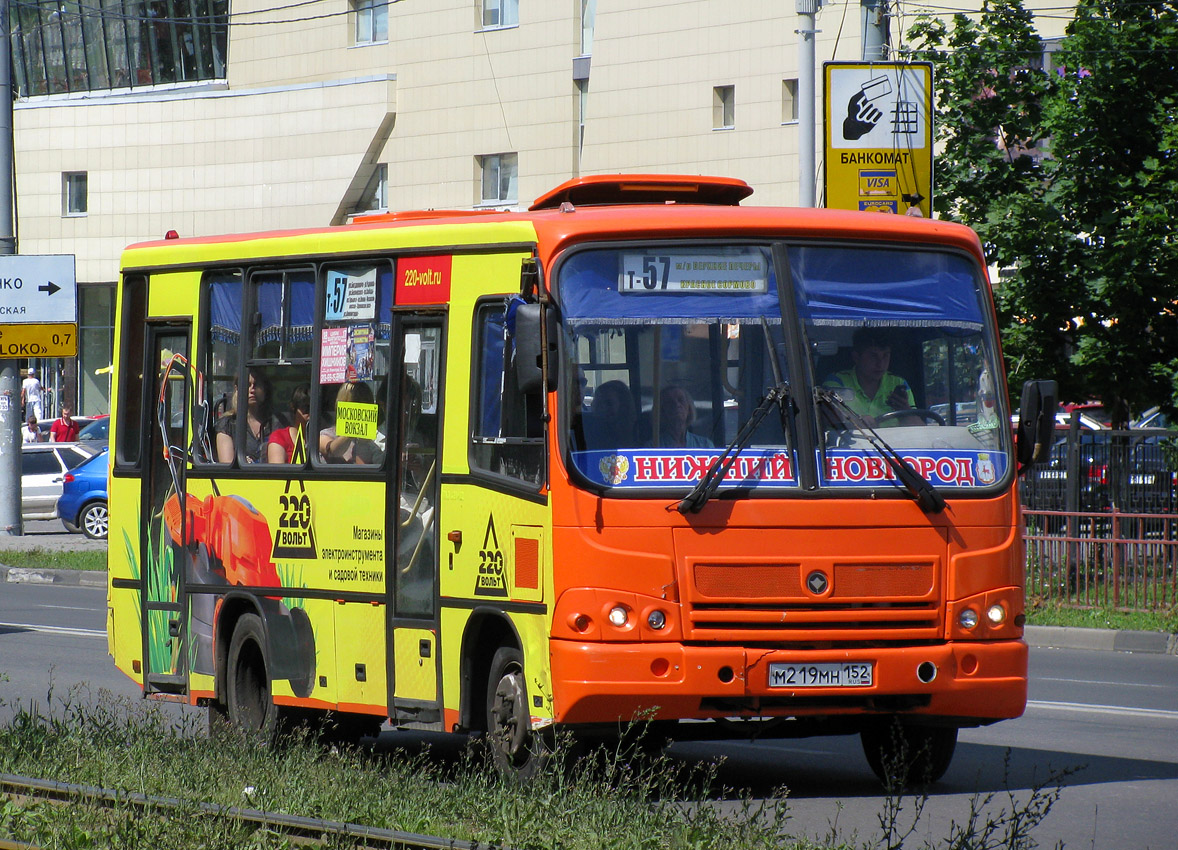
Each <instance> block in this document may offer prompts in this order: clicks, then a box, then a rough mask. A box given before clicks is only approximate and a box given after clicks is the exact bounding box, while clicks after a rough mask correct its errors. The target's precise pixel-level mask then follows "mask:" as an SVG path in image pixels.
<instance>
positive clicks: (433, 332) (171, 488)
mask: <svg viewBox="0 0 1178 850" xmlns="http://www.w3.org/2000/svg"><path fill="white" fill-rule="evenodd" d="M751 191H752V190H751V189H750V188H749V186H748V185H747V184H745V183H743V182H742V181H739V180H734V179H729V178H701V177H679V176H666V175H634V176H608V177H590V178H583V179H580V180H574V181H571V182H569V183H566V184H564V185H562V186H559V187H557V188H556V189H554V190H553V191H551V192H550V193H548V194H546V195H544V196H543V197H541V198H539V199H538V200H537V201H536V202H535V203H534V204H533V205H532V206H531V208H530V209H528V210H527V211H525V212H507V213H499V212H493V213H487V212H482V211H474V212H414V213H391V214H385V215H375V216H370V217H366V218H361V219H359V220H357V221H354V222H352V223H350V224H348V225H346V226H340V227H325V228H319V229H312V230H301V231H283V232H274V233H257V234H246V235H233V236H226V237H218V238H187V239H179V238H174V234H169V236H170V237H172V238H165V239H163V240H160V241H156V242H147V243H142V244H137V245H134V246H131V247H130V248H128V249H127V250H126V252H125V253H124V255H123V259H122V270H121V284H120V287H119V296H118V315H119V319H118V327H117V330H116V350H117V363H116V369H115V375H116V378H115V388H114V399H115V407H114V412H113V426H112V431H111V446H112V451H111V482H110V516H111V526H110V546H109V552H110V556H109V557H110V564H109V566H110V570H109V575H110V579H109V608H108V635H109V649H110V653H111V655H112V656H113V658H114V661H115V664H116V665H117V666H118V667H119V669H121V670H123V671H124V672H126V673H127V674H128V675H129V676H131V677H132V678H133V679H134V680H135V681H136V682H137V683H139V684H140V685H141V686H142V689H143V692H144V694H146V695H148V696H156V697H160V698H165V699H175V700H182V701H185V702H188V703H191V704H193V705H207V706H208V709H209V716H210V723H213V724H220V723H224V722H226V721H228V722H231V723H233V724H237V725H239V726H241V727H244V728H246V729H248V730H251V731H254V732H258V733H262V734H269V733H271V732H272V731H273V730H274V728H275V726H276V723H277V721H278V720H279V718H280V717H281V716H282V715H283V714H284V713H287V712H293V711H299V712H300V713H305V712H306V711H307V710H312V711H322V712H331V713H332V716H334V717H335V718H336V719H337V722H338V724H339V726H340V728H342V729H347V730H350V731H352V732H354V733H357V734H360V733H364V732H374V731H375V730H377V729H378V728H379V726H380V724H382V723H384V722H385V721H389V722H391V723H392V724H393V725H395V726H398V727H407V728H416V729H428V730H443V731H447V732H463V733H474V734H477V733H484V734H485V735H486V737H487V739H488V741H490V743H491V748H492V751H493V753H494V754H495V758H496V760H497V762H498V764H499V765H500V766H501V767H502V768H504V769H508V770H516V771H519V772H522V773H527V772H528V771H530V770H532V769H533V768H534V766H535V765H536V764H537V763H538V762H539V761H540V760H541V759H542V757H543V751H544V747H545V745H546V742H547V741H548V739H549V737H550V736H551V734H552V733H553V731H554V730H556V729H559V728H567V729H570V730H572V731H573V732H583V733H585V734H587V735H591V734H607V733H608V732H609V730H614V731H615V732H616V730H617V729H618V728H619V724H621V723H625V721H627V720H629V719H631V718H634V717H636V716H641V717H645V718H649V719H652V720H653V721H655V722H656V723H658V724H659V726H658V729H659V734H664V733H665V734H668V735H669V736H671V737H680V738H682V737H697V738H698V737H714V738H721V737H733V736H740V735H746V734H749V735H751V734H756V735H770V736H771V735H805V734H831V733H859V734H861V735H862V739H863V742H864V748H865V751H866V752H867V755H868V762H869V763H870V764H871V766H872V767H873V769H875V771H876V772H877V773H879V772H880V771H881V769H882V768H881V759H882V758H883V756H884V755H885V754H886V753H887V751H888V750H889V748H890V747H892V746H893V744H894V743H895V742H896V733H897V732H898V733H899V738H900V739H901V740H902V742H903V743H905V744H906V745H908V746H910V747H911V749H912V751H913V752H917V751H919V752H922V753H923V754H924V763H922V764H921V767H922V769H924V770H925V771H926V773H928V774H930V775H932V776H933V777H934V778H935V777H936V776H939V775H940V774H941V773H943V771H944V770H945V769H946V767H947V766H948V764H949V760H950V758H951V756H952V753H953V749H954V745H955V742H956V739H957V730H958V729H959V728H961V727H969V726H977V725H981V724H988V723H992V722H994V721H997V720H1001V719H1004V718H1011V717H1016V716H1018V715H1019V714H1021V712H1022V711H1023V709H1024V704H1025V700H1026V683H1027V647H1026V644H1025V643H1024V641H1023V569H1024V563H1023V546H1022V542H1021V536H1020V513H1019V503H1018V499H1017V494H1016V477H1017V473H1018V470H1019V466H1020V464H1026V463H1028V462H1030V460H1031V454H1032V450H1033V444H1034V440H1033V439H1030V438H1031V437H1033V436H1034V435H1033V434H1032V433H1030V432H1031V429H1032V428H1033V427H1034V426H1033V424H1032V425H1028V426H1027V430H1028V433H1027V434H1025V435H1023V434H1020V437H1019V441H1018V443H1017V444H1016V442H1015V440H1014V438H1013V437H1012V433H1011V428H1010V424H1009V423H1010V411H1009V409H1008V402H1007V394H1006V390H1005V379H1004V374H1005V372H1004V369H1003V364H1002V359H1001V353H1000V350H999V344H998V333H997V326H996V320H995V316H994V311H993V306H992V300H991V293H990V288H989V284H988V282H987V277H986V271H985V262H984V259H983V255H982V250H981V246H980V244H979V242H978V239H977V237H976V236H975V235H974V234H973V232H972V231H970V230H969V229H967V228H965V227H961V226H957V225H953V224H947V223H944V222H940V221H929V220H919V219H914V218H910V217H898V216H888V215H878V214H870V213H853V212H840V211H832V210H812V209H780V208H758V207H755V206H747V205H742V203H741V202H742V201H743V200H744V199H745V198H746V197H747V196H748V195H749V194H750V193H751ZM1031 390H1032V391H1031V392H1029V393H1025V394H1024V396H1025V398H1026V399H1027V400H1026V401H1024V411H1023V412H1024V415H1026V414H1028V413H1030V414H1032V416H1030V417H1028V419H1027V421H1028V422H1040V423H1042V424H1043V425H1045V427H1048V428H1049V427H1050V424H1051V423H1050V422H1049V421H1048V418H1047V417H1042V416H1038V415H1037V411H1038V409H1039V407H1041V406H1042V405H1037V404H1036V395H1035V393H1039V394H1041V395H1042V396H1043V397H1044V398H1043V405H1046V409H1047V410H1051V409H1053V407H1054V405H1053V403H1052V402H1050V399H1049V398H1047V397H1048V396H1049V395H1050V387H1049V385H1047V384H1046V383H1043V384H1037V385H1034V386H1033V387H1032V388H1031ZM872 393H874V394H873V395H872ZM678 721H696V722H689V723H680V722H678Z"/></svg>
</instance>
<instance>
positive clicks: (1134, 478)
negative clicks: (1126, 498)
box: [1129, 475, 1153, 484]
mask: <svg viewBox="0 0 1178 850" xmlns="http://www.w3.org/2000/svg"><path fill="white" fill-rule="evenodd" d="M1129 483H1130V484H1152V483H1153V476H1152V475H1130V476H1129Z"/></svg>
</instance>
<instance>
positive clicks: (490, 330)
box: [476, 312, 504, 437]
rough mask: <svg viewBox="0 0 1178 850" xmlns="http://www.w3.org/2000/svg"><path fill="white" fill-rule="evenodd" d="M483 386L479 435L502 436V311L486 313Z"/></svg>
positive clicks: (480, 402) (480, 399) (481, 389)
mask: <svg viewBox="0 0 1178 850" xmlns="http://www.w3.org/2000/svg"><path fill="white" fill-rule="evenodd" d="M484 321H485V323H484V325H483V356H482V374H481V375H480V380H481V383H482V386H481V387H480V392H479V411H478V423H479V426H478V427H479V431H478V433H477V434H476V436H478V437H499V436H501V435H502V430H503V415H502V409H501V406H500V402H501V401H502V398H503V351H504V330H503V325H504V322H503V314H502V313H500V312H488V313H486V314H484Z"/></svg>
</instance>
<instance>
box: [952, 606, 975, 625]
mask: <svg viewBox="0 0 1178 850" xmlns="http://www.w3.org/2000/svg"><path fill="white" fill-rule="evenodd" d="M957 622H958V623H960V624H961V628H963V629H972V628H974V627H975V626H977V624H978V612H977V611H975V610H974V609H972V608H966V609H965V610H964V611H962V612H961V613H960V614H959V615H958V616H957Z"/></svg>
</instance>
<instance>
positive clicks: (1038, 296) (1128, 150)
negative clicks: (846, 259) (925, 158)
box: [909, 0, 1178, 422]
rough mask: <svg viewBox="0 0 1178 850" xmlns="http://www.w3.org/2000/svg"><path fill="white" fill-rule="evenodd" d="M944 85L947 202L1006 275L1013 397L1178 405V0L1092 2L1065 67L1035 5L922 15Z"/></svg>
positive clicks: (1070, 39) (1071, 34)
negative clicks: (1047, 387) (1047, 389)
mask: <svg viewBox="0 0 1178 850" xmlns="http://www.w3.org/2000/svg"><path fill="white" fill-rule="evenodd" d="M909 37H910V38H911V39H912V41H913V43H914V44H915V45H916V48H917V49H916V51H915V52H914V58H922V59H928V60H931V61H932V62H933V63H934V77H935V79H936V80H937V83H936V89H937V115H936V121H937V126H938V132H937V138H938V141H939V142H940V143H941V145H942V150H941V152H939V154H938V157H937V163H936V174H937V183H936V186H935V192H934V209H935V210H936V211H937V212H938V213H939V214H940V215H941V216H943V217H946V218H952V219H956V220H959V221H962V222H964V223H966V224H968V225H970V226H972V227H973V228H974V229H975V230H977V231H978V234H979V236H980V237H981V238H982V241H983V243H984V244H985V246H986V249H987V252H988V255H989V257H990V259H991V261H992V262H994V263H996V264H997V265H998V266H999V267H1000V268H1002V270H1003V275H1002V280H1001V282H1000V283H999V285H998V287H997V301H998V310H999V321H1000V323H1001V325H1002V330H1003V337H1004V344H1005V348H1006V352H1007V368H1008V371H1009V375H1008V377H1009V379H1010V383H1011V387H1012V390H1014V391H1015V392H1017V387H1018V385H1019V384H1021V382H1022V381H1023V380H1025V379H1026V378H1029V377H1054V378H1056V379H1057V380H1058V381H1059V382H1060V394H1061V397H1062V398H1064V399H1072V400H1083V399H1085V398H1088V397H1097V398H1100V399H1102V400H1103V401H1104V402H1105V404H1106V405H1108V406H1109V407H1110V408H1111V409H1112V410H1113V413H1114V418H1115V419H1116V420H1117V421H1119V422H1124V421H1126V420H1127V419H1128V416H1129V411H1130V410H1137V409H1142V408H1144V407H1147V406H1150V405H1153V404H1163V405H1173V404H1175V403H1176V402H1178V246H1176V244H1175V235H1174V233H1173V224H1172V223H1173V222H1174V221H1176V220H1178V159H1176V154H1175V147H1176V146H1175V141H1178V63H1176V60H1178V4H1176V2H1174V0H1144V2H1143V0H1117V2H1101V0H1080V3H1079V5H1078V6H1077V8H1076V15H1075V20H1074V21H1073V22H1072V23H1071V24H1070V25H1069V27H1068V30H1067V35H1066V37H1065V38H1064V40H1063V43H1062V45H1061V48H1060V50H1059V51H1058V52H1057V53H1055V54H1054V55H1053V57H1052V59H1053V62H1052V65H1053V66H1054V67H1053V68H1052V69H1050V70H1042V68H1041V64H1040V60H1041V57H1042V52H1043V50H1042V46H1041V45H1040V43H1039V39H1038V37H1037V35H1036V34H1035V33H1034V30H1033V26H1032V22H1031V17H1030V15H1029V14H1028V13H1027V12H1026V11H1025V10H1024V9H1023V8H1022V5H1021V3H1020V2H1019V0H998V2H995V3H989V2H987V3H985V4H984V5H983V7H982V11H981V14H980V16H978V18H977V19H976V20H970V19H968V18H966V17H964V16H962V15H958V16H955V17H954V18H953V19H952V21H951V22H948V23H946V22H944V21H941V20H936V19H922V20H920V21H919V22H918V23H917V24H916V25H915V26H914V27H913V28H912V29H911V30H910V31H909Z"/></svg>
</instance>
